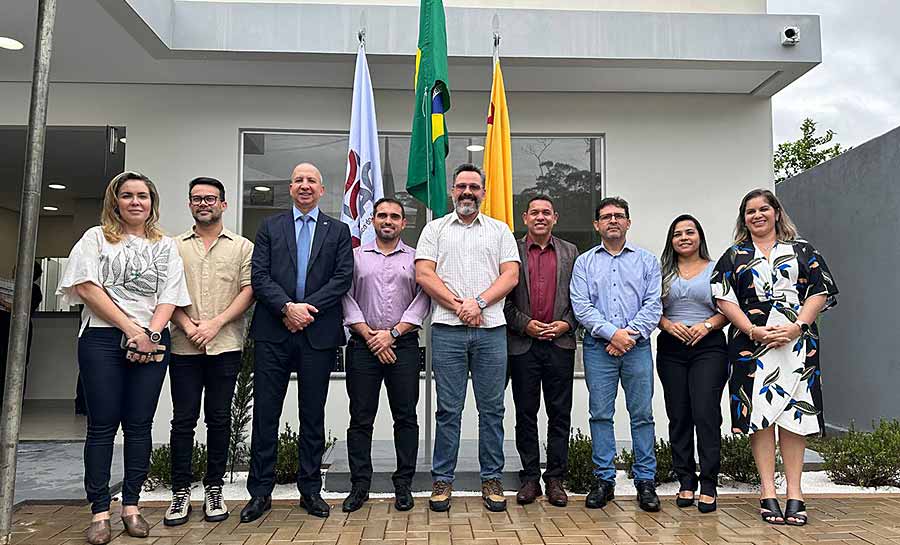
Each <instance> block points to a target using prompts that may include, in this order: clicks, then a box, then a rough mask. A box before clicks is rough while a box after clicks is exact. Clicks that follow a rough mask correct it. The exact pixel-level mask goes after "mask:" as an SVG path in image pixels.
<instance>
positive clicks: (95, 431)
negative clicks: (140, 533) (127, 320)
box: [78, 327, 171, 513]
mask: <svg viewBox="0 0 900 545" xmlns="http://www.w3.org/2000/svg"><path fill="white" fill-rule="evenodd" d="M162 333H163V339H162V343H161V344H164V345H165V346H166V348H167V349H168V348H169V346H171V344H170V339H169V331H168V330H167V329H164V330H163V332H162ZM121 339H122V332H121V331H119V330H118V329H117V328H114V327H89V328H87V329H86V330H85V331H84V333H83V334H82V335H81V338H80V339H78V367H79V369H80V370H81V383H82V385H83V387H84V395H85V401H86V403H87V411H88V418H87V420H88V425H87V438H86V439H85V442H84V490H85V492H87V499H88V501H90V502H91V512H93V513H102V512H105V511H109V502H110V495H109V472H110V464H111V463H112V455H113V440H114V439H115V437H116V432H118V430H119V425H120V424H121V426H122V432H123V433H124V436H125V455H124V458H125V480H124V482H123V483H122V504H123V505H137V503H138V499H139V497H140V492H141V486H143V484H144V480H145V479H146V478H147V471H148V470H149V468H150V450H151V448H152V446H153V443H152V439H151V436H150V431H151V428H152V427H153V415H154V414H155V413H156V405H157V402H158V401H159V392H160V390H161V389H162V384H163V380H164V379H165V378H166V366H167V365H168V363H169V353H168V350H167V352H166V357H165V359H164V360H163V361H162V362H151V363H132V362H130V361H128V360H126V359H125V350H123V349H122V348H120V347H119V342H120V341H121Z"/></svg>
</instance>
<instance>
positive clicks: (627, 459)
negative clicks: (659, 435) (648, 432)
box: [616, 439, 678, 484]
mask: <svg viewBox="0 0 900 545" xmlns="http://www.w3.org/2000/svg"><path fill="white" fill-rule="evenodd" d="M653 450H654V451H655V452H656V478H655V481H656V484H660V483H670V482H672V481H675V480H677V479H678V478H677V477H676V476H675V470H673V469H672V445H671V444H670V443H669V442H667V441H666V440H665V439H657V440H656V445H654V447H653ZM616 463H617V465H620V466H624V467H625V471H626V473H628V478H629V479H634V451H631V450H628V449H623V450H622V452H621V454H619V455H618V456H616Z"/></svg>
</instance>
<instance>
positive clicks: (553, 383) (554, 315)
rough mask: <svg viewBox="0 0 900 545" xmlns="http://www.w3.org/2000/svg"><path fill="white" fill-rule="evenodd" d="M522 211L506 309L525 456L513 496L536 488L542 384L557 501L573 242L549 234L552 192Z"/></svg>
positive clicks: (565, 419) (571, 322)
mask: <svg viewBox="0 0 900 545" xmlns="http://www.w3.org/2000/svg"><path fill="white" fill-rule="evenodd" d="M522 219H523V220H524V222H525V226H526V227H527V229H528V233H527V234H526V235H525V236H524V237H522V238H521V239H519V241H518V245H519V258H520V259H521V260H522V267H521V268H520V269H519V283H518V285H517V286H516V287H515V289H513V291H512V292H511V293H510V294H509V296H508V297H507V298H506V304H505V305H504V309H503V311H504V313H505V314H506V322H507V324H508V326H507V329H506V331H507V347H508V352H509V373H510V377H511V379H512V388H513V401H515V404H516V449H517V450H518V451H519V458H520V459H521V461H522V470H521V471H520V472H519V479H520V480H521V483H522V484H521V488H519V492H518V494H516V501H518V503H520V504H526V503H531V502H533V501H534V500H535V498H537V497H538V496H540V495H541V485H540V483H539V482H538V481H539V479H540V477H541V466H540V451H539V448H538V430H537V414H538V409H540V406H541V386H542V385H543V389H544V404H545V406H546V410H547V469H546V470H545V471H544V482H545V483H546V485H547V499H548V500H549V501H550V503H551V504H553V505H556V506H560V507H562V506H565V505H566V503H567V502H568V497H567V496H566V491H565V489H564V488H563V486H562V481H563V479H565V477H566V470H567V466H568V464H567V461H568V456H569V425H570V421H571V412H572V378H573V374H574V370H575V327H576V325H577V324H576V322H575V314H574V312H573V311H572V305H571V303H570V302H569V280H570V279H571V277H572V267H573V266H574V264H575V258H577V257H578V249H577V248H575V245H574V244H572V243H570V242H566V241H565V240H562V239H561V238H557V237H555V236H553V226H554V225H556V222H557V220H558V219H559V215H558V214H557V213H556V211H555V210H554V209H553V201H551V200H550V198H549V197H546V196H542V195H539V196H535V197H532V198H531V200H530V201H528V206H527V207H526V210H525V213H524V214H522Z"/></svg>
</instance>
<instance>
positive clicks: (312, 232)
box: [291, 206, 319, 254]
mask: <svg viewBox="0 0 900 545" xmlns="http://www.w3.org/2000/svg"><path fill="white" fill-rule="evenodd" d="M291 210H293V211H294V240H295V241H296V240H297V239H298V238H299V237H300V227H302V224H301V223H300V222H299V221H297V219H298V218H299V217H300V216H302V215H303V212H301V211H300V210H298V209H297V207H296V206H292V207H291ZM307 216H310V217H311V218H312V221H310V222H307V223H308V224H309V226H308V229H309V253H310V254H312V247H313V245H312V241H314V240H316V225H318V224H319V207H318V206H317V207H315V208H313V209H312V210H310V211H309V214H307Z"/></svg>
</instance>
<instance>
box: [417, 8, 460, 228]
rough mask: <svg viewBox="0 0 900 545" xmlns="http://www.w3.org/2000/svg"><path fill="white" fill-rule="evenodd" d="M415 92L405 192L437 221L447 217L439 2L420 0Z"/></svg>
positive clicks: (443, 37) (443, 38)
mask: <svg viewBox="0 0 900 545" xmlns="http://www.w3.org/2000/svg"><path fill="white" fill-rule="evenodd" d="M415 89H416V104H415V107H414V109H413V121H412V138H411V139H410V142H409V169H408V171H407V174H406V190H407V191H408V192H409V194H410V195H412V196H413V197H415V198H417V199H419V200H420V201H422V202H423V203H425V205H426V206H427V207H428V208H430V209H431V210H432V211H433V212H434V216H435V217H440V216H443V215H444V214H446V213H447V172H446V167H445V165H444V161H445V159H446V157H447V154H448V153H450V143H449V141H448V136H447V123H446V122H445V120H444V113H445V112H446V111H447V110H449V109H450V82H449V80H448V77H447V25H446V23H445V21H444V4H443V3H442V2H441V0H422V2H421V5H420V7H419V47H418V50H417V51H416V81H415Z"/></svg>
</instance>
